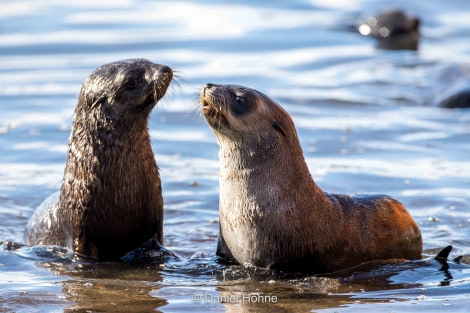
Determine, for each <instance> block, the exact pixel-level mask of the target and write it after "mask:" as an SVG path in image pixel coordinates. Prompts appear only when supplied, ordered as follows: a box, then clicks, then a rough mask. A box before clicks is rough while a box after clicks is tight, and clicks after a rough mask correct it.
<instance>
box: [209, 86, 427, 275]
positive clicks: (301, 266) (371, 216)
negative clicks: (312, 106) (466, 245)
mask: <svg viewBox="0 0 470 313" xmlns="http://www.w3.org/2000/svg"><path fill="white" fill-rule="evenodd" d="M200 99H201V104H202V110H203V113H204V116H205V118H206V120H207V122H208V124H209V125H210V127H211V128H212V130H213V132H214V133H215V135H216V138H217V141H218V143H219V146H220V152H219V157H220V200H219V201H220V203H219V210H220V212H219V214H220V216H219V218H220V236H219V242H218V247H217V254H218V255H219V256H221V257H223V258H224V259H226V260H227V261H231V262H238V263H240V264H250V265H254V266H258V267H266V268H271V269H276V270H281V271H285V272H304V273H312V274H314V273H327V272H334V271H338V270H341V269H345V268H349V267H353V266H356V265H358V264H361V263H364V262H382V261H384V260H385V261H386V263H394V262H400V261H403V260H405V259H409V260H413V259H420V258H421V252H422V240H421V233H420V230H419V228H418V226H417V225H416V223H415V222H414V221H413V219H412V217H411V216H410V215H409V213H408V212H407V210H406V209H405V208H404V207H403V205H402V204H401V203H400V202H398V201H397V200H394V199H392V198H390V197H388V196H384V195H364V196H354V197H351V196H346V195H339V194H327V193H324V192H323V191H322V190H321V189H320V188H319V187H318V186H317V185H316V184H315V183H314V181H313V179H312V177H311V175H310V172H309V170H308V167H307V164H306V162H305V159H304V157H303V153H302V148H301V146H300V143H299V140H298V137H297V132H296V129H295V126H294V124H293V122H292V119H291V117H290V115H289V114H288V113H287V112H286V111H285V110H284V109H283V108H282V107H281V106H280V105H279V104H277V103H276V102H274V101H273V100H271V99H270V98H269V97H268V96H266V95H264V94H262V93H261V92H258V91H256V90H253V89H250V88H246V87H242V86H233V85H213V84H208V85H206V86H205V87H204V88H203V89H202V91H201V93H200Z"/></svg>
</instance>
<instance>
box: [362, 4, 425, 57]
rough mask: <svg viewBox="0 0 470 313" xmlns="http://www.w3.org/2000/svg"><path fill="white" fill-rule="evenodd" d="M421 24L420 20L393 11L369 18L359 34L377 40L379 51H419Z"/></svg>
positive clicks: (401, 12) (398, 11)
mask: <svg viewBox="0 0 470 313" xmlns="http://www.w3.org/2000/svg"><path fill="white" fill-rule="evenodd" d="M419 24H420V20H419V18H417V17H414V16H408V15H406V14H405V13H404V12H403V11H400V10H392V11H387V12H384V13H382V14H379V15H377V16H373V17H369V18H368V19H367V22H366V23H364V24H362V25H360V26H359V32H360V33H361V34H362V35H364V36H370V37H373V38H375V39H376V40H377V43H378V46H377V47H378V48H379V49H388V50H418V43H419Z"/></svg>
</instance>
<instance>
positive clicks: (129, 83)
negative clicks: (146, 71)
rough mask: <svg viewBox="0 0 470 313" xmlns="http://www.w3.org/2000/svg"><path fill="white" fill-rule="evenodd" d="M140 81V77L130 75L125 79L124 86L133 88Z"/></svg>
mask: <svg viewBox="0 0 470 313" xmlns="http://www.w3.org/2000/svg"><path fill="white" fill-rule="evenodd" d="M141 81H142V77H131V78H129V79H126V81H125V82H124V86H125V87H126V89H134V88H136V87H137V86H138V85H139V83H140V82H141Z"/></svg>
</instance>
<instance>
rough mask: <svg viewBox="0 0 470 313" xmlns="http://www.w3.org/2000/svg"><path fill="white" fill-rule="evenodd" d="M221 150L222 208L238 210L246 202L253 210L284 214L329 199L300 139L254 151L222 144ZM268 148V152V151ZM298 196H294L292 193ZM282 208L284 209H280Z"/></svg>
mask: <svg viewBox="0 0 470 313" xmlns="http://www.w3.org/2000/svg"><path fill="white" fill-rule="evenodd" d="M219 144H220V146H221V149H220V154H219V157H220V188H221V191H220V192H221V199H223V201H224V202H225V203H221V209H223V207H227V209H228V208H230V207H233V206H237V204H236V203H239V204H242V205H241V206H242V207H243V206H244V205H243V203H242V202H243V201H245V200H246V202H247V203H250V205H251V204H252V203H253V202H254V204H255V205H254V207H252V208H250V210H258V211H263V210H268V209H273V210H283V209H287V207H288V209H291V208H297V207H304V206H306V205H307V204H305V203H301V202H303V201H304V199H306V197H305V195H302V193H308V194H310V199H312V200H316V199H315V198H318V199H317V202H322V201H325V199H326V197H325V195H324V194H323V192H322V191H321V189H320V188H319V187H318V186H316V184H315V183H314V181H313V179H312V177H311V175H310V172H309V169H308V167H307V164H306V162H305V159H304V157H303V153H302V148H301V147H300V143H299V142H298V139H297V138H290V140H283V141H282V142H281V141H280V140H279V141H276V142H275V143H274V144H273V145H270V146H269V145H263V144H261V145H260V147H261V148H259V149H253V145H252V144H251V145H250V147H251V149H250V148H248V147H247V146H244V145H243V144H238V143H233V142H222V141H221V140H219ZM266 147H267V148H266ZM293 190H294V191H295V192H292V191H293ZM281 205H283V206H285V207H280V206H281Z"/></svg>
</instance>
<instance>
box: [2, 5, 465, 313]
mask: <svg viewBox="0 0 470 313" xmlns="http://www.w3.org/2000/svg"><path fill="white" fill-rule="evenodd" d="M393 6H394V7H401V8H404V9H405V10H406V11H407V12H409V13H412V14H414V15H418V16H420V18H421V19H422V25H423V28H422V33H423V38H422V41H421V45H420V50H419V52H410V51H400V52H391V51H381V50H376V49H375V48H374V46H375V43H374V42H373V41H372V39H370V38H366V37H362V36H360V35H358V34H357V33H355V32H353V31H351V29H352V26H353V25H354V24H356V23H357V22H358V21H362V20H363V19H364V18H365V17H367V16H368V15H369V14H374V13H377V12H380V11H382V10H384V9H388V8H390V5H389V3H388V2H385V1H367V0H343V1H334V3H333V1H323V0H311V1H302V0H296V1H277V2H272V1H257V2H256V3H253V2H252V1H236V2H233V1H210V0H207V1H202V0H201V1H191V2H189V1H145V0H135V1H132V0H119V1H67V2H66V3H65V2H63V1H42V0H36V1H32V0H23V1H18V0H10V1H3V2H2V4H0V8H1V10H0V106H1V109H2V114H0V241H6V240H11V241H13V242H17V243H22V242H23V237H22V236H23V229H24V226H25V225H26V222H27V219H28V218H29V217H30V216H31V215H32V213H33V211H34V209H35V208H36V207H37V206H38V205H39V204H40V203H41V202H42V201H43V200H44V199H45V198H46V197H47V196H49V195H50V194H51V193H53V192H55V191H57V190H58V189H59V188H60V184H61V179H62V175H63V170H64V166H65V159H66V151H67V140H68V136H69V131H70V126H71V121H72V112H73V109H74V107H75V105H76V101H77V97H78V92H79V90H80V86H81V84H82V82H83V81H84V80H85V78H86V77H87V76H88V75H89V74H90V73H91V71H92V70H93V69H94V68H96V67H97V66H99V65H101V64H104V63H107V62H112V61H116V60H120V59H125V58H133V57H143V58H147V59H150V60H152V61H154V62H157V63H163V64H167V65H169V66H171V67H172V68H174V69H175V70H176V71H177V73H178V78H177V81H178V82H179V86H178V85H176V84H173V87H171V88H170V90H169V92H168V93H167V95H166V96H165V98H164V99H163V100H162V101H161V102H160V103H159V106H158V107H157V108H155V109H154V111H153V113H152V115H151V120H150V124H149V129H150V134H151V139H152V144H153V148H154V151H155V154H156V158H157V162H158V164H159V166H160V169H161V177H162V183H163V195H164V199H165V223H164V224H165V225H164V227H165V228H164V232H165V235H164V238H165V245H166V246H167V247H168V248H169V249H171V250H172V251H174V252H175V253H177V254H178V255H179V256H180V257H181V258H180V259H179V260H172V261H169V262H168V263H166V264H165V265H158V264H145V265H130V264H121V263H87V262H84V261H79V260H75V259H73V256H72V255H70V253H69V252H68V251H66V250H63V249H61V248H60V247H21V248H18V249H8V248H9V247H8V246H7V245H6V244H4V245H3V246H2V247H0V311H1V312H61V311H66V312H155V311H160V312H187V311H201V312H207V311H209V310H210V311H228V312H248V311H256V312H311V311H314V312H343V311H347V312H364V311H365V310H371V311H374V312H390V311H395V312H403V311H406V312H423V311H425V312H442V311H447V312H466V311H467V310H468V307H469V305H470V269H469V268H468V266H466V265H465V264H468V263H470V162H469V155H470V144H469V143H470V111H469V110H468V109H462V110H446V109H441V108H439V107H437V106H436V102H437V101H438V100H439V98H440V97H442V96H443V95H444V94H445V93H446V92H448V91H449V90H451V89H452V88H456V87H455V86H460V85H464V86H465V85H467V86H468V80H467V79H468V78H467V75H468V73H469V66H470V65H469V64H470V46H469V45H468V36H469V35H470V22H469V21H470V3H468V1H463V0H449V1H428V2H418V1H416V2H410V1H398V2H394V5H393ZM207 82H212V83H233V84H240V85H246V86H250V87H252V88H256V89H258V90H260V91H263V92H264V93H266V94H268V95H270V96H271V97H272V98H274V99H275V100H277V101H278V102H279V103H281V104H282V105H283V106H284V107H285V108H286V109H287V110H288V112H290V114H291V115H292V117H293V119H294V122H295V124H296V126H297V130H298V133H299V137H300V141H301V144H302V147H303V149H304V154H305V157H306V159H307V163H308V165H309V167H310V170H311V172H312V175H313V177H314V179H315V181H316V182H317V184H319V185H320V186H321V187H322V188H323V189H324V190H325V191H328V192H336V193H348V194H352V193H356V192H365V193H386V194H389V195H391V196H393V197H395V198H397V199H399V200H400V201H402V202H403V203H404V204H405V206H406V207H407V208H408V209H409V211H410V213H411V214H412V216H413V217H414V218H415V220H416V221H417V223H418V224H419V226H420V228H421V231H422V234H423V240H424V257H429V256H432V255H435V254H436V253H437V252H438V251H439V250H440V249H441V248H443V247H445V246H446V245H449V244H451V245H453V247H454V250H453V252H452V254H451V256H452V257H456V256H458V255H463V256H464V258H463V263H464V264H462V265H457V264H452V263H451V264H449V268H443V267H442V264H439V263H438V262H435V261H431V259H429V264H427V265H426V266H422V267H416V266H407V265H406V264H405V265H403V266H402V267H384V268H379V269H376V270H373V271H370V272H365V273H359V274H355V275H353V276H352V277H349V278H347V279H343V280H338V279H332V278H319V277H283V276H279V275H277V274H276V273H271V272H266V271H263V270H260V269H249V268H248V269H247V268H243V267H240V266H228V267H227V266H225V265H223V264H220V263H218V262H217V260H216V257H215V256H214V252H215V247H216V242H217V235H218V155H217V153H218V146H217V143H216V141H215V138H214V136H213V134H212V132H211V130H210V129H209V127H208V126H207V125H206V123H205V121H204V119H203V118H202V117H201V116H200V113H198V111H197V109H196V107H197V96H198V93H199V90H200V88H201V87H202V86H203V85H204V84H205V83H207ZM252 295H255V296H259V295H261V296H265V298H253V299H256V301H250V298H249V297H250V296H252ZM243 296H246V297H247V298H246V299H245V300H243ZM230 297H233V298H230ZM240 297H242V298H240ZM266 297H268V298H266ZM273 297H276V299H277V301H275V302H274V301H273V299H274V298H273ZM240 299H241V300H240ZM221 300H225V302H224V303H220V301H221ZM269 301H271V302H269ZM198 302H199V303H198Z"/></svg>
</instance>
